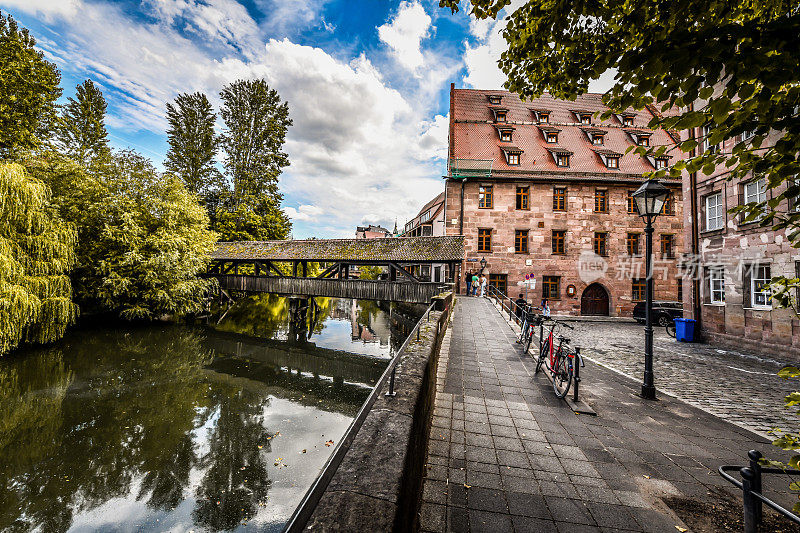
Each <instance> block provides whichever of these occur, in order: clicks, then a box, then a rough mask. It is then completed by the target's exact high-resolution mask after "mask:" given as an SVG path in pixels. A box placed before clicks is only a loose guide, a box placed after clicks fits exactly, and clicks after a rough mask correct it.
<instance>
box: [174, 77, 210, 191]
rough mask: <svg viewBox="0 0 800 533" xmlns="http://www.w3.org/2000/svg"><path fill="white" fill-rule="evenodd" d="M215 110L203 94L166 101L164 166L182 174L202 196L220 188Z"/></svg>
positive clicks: (182, 177) (192, 189)
mask: <svg viewBox="0 0 800 533" xmlns="http://www.w3.org/2000/svg"><path fill="white" fill-rule="evenodd" d="M216 119H217V115H216V114H215V113H214V112H213V110H212V108H211V104H210V103H209V101H208V98H207V97H206V95H205V94H203V93H199V92H198V93H193V94H186V93H184V94H179V95H178V96H177V98H175V103H174V104H171V103H168V104H167V122H168V123H169V129H167V138H168V140H169V151H168V152H167V159H166V161H165V162H164V166H165V167H166V169H167V170H168V171H170V172H173V173H175V174H176V175H177V176H179V177H180V178H181V179H182V180H183V182H184V184H185V185H186V188H187V189H188V190H189V192H191V193H192V194H196V195H198V196H200V197H206V196H207V195H209V194H211V193H213V192H215V191H218V190H220V189H221V188H222V187H223V183H222V176H221V175H220V172H219V171H218V170H217V167H216V166H215V165H214V163H215V158H216V155H217V149H218V141H217V136H216V134H215V133H214V121H215V120H216Z"/></svg>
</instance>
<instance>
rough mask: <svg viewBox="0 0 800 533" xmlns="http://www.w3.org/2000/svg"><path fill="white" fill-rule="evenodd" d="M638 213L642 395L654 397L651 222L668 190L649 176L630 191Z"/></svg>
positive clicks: (665, 198) (667, 194)
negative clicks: (641, 252) (641, 259)
mask: <svg viewBox="0 0 800 533" xmlns="http://www.w3.org/2000/svg"><path fill="white" fill-rule="evenodd" d="M632 196H633V199H634V201H635V202H636V209H637V210H638V211H639V216H640V217H642V218H643V219H645V223H646V226H645V230H644V232H645V236H646V239H645V241H646V249H645V253H646V256H645V271H646V272H647V278H646V280H647V281H646V287H645V321H646V322H645V327H644V382H643V383H642V398H645V399H647V400H655V399H656V387H655V385H654V384H653V322H652V315H653V257H652V256H653V221H654V220H655V219H656V217H657V216H658V215H660V214H661V210H662V209H663V208H664V203H665V202H666V201H667V198H668V196H669V189H667V188H666V187H664V186H663V185H662V184H661V183H659V182H658V181H656V180H653V179H650V180H647V181H646V182H644V183H643V184H642V186H641V187H639V189H638V190H637V191H636V192H634V193H633V195H632Z"/></svg>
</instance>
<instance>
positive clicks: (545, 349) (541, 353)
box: [533, 338, 550, 374]
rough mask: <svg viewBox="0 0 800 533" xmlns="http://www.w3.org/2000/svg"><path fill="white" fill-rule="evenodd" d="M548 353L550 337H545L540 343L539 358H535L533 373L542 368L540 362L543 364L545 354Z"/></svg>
mask: <svg viewBox="0 0 800 533" xmlns="http://www.w3.org/2000/svg"><path fill="white" fill-rule="evenodd" d="M549 353H550V339H549V338H547V339H545V340H544V343H542V349H541V350H539V359H537V360H536V370H534V371H533V373H534V374H538V373H539V371H540V370H541V369H542V364H544V360H545V359H546V358H547V355H548V354H549Z"/></svg>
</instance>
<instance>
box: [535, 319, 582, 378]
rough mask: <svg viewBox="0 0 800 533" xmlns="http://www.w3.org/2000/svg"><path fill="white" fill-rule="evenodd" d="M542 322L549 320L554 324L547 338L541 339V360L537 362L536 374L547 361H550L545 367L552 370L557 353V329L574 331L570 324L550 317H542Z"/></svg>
mask: <svg viewBox="0 0 800 533" xmlns="http://www.w3.org/2000/svg"><path fill="white" fill-rule="evenodd" d="M542 320H543V321H544V320H548V321H550V322H552V323H553V325H552V326H551V327H550V331H549V332H548V333H547V336H546V337H544V338H542V339H539V358H538V359H537V361H536V370H535V371H534V374H538V373H539V370H541V369H542V365H543V364H545V361H546V360H548V359H549V361H547V364H546V365H545V366H547V368H548V370H550V369H551V367H552V363H553V355H554V353H555V350H554V347H553V333H554V332H555V329H556V328H557V327H565V328H568V329H573V328H572V326H570V325H569V324H565V323H563V322H558V321H556V320H553V319H552V318H549V317H542Z"/></svg>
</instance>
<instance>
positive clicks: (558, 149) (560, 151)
mask: <svg viewBox="0 0 800 533" xmlns="http://www.w3.org/2000/svg"><path fill="white" fill-rule="evenodd" d="M547 150H548V151H549V152H553V153H554V154H567V155H572V154H573V153H574V152H571V151H569V150H567V149H566V148H563V147H561V146H548V147H547Z"/></svg>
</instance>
